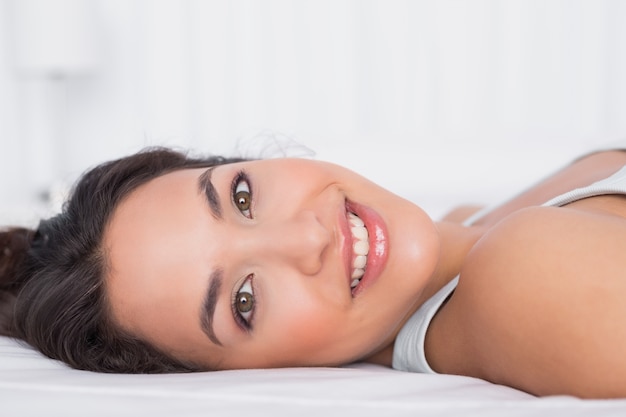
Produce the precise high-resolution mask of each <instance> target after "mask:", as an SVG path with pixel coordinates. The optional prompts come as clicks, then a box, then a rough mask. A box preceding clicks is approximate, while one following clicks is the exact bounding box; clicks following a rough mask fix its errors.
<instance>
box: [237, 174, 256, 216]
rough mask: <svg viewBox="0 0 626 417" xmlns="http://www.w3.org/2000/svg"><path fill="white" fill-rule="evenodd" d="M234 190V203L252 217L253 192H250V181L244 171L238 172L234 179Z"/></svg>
mask: <svg viewBox="0 0 626 417" xmlns="http://www.w3.org/2000/svg"><path fill="white" fill-rule="evenodd" d="M232 190H233V191H232V194H233V203H235V206H236V207H237V209H238V210H239V211H240V212H241V214H243V215H244V216H246V217H247V218H249V219H251V218H252V212H251V210H250V206H251V205H252V193H251V192H250V181H249V180H248V176H247V175H246V174H245V173H244V172H240V173H239V174H237V176H236V177H235V179H234V181H233V186H232Z"/></svg>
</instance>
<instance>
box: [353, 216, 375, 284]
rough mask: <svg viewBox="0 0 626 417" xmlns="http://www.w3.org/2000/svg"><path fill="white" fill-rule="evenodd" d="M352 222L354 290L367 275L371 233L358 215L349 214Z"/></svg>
mask: <svg viewBox="0 0 626 417" xmlns="http://www.w3.org/2000/svg"><path fill="white" fill-rule="evenodd" d="M348 220H349V221H350V230H351V231H352V242H353V243H352V249H353V251H354V255H355V256H354V259H353V260H352V283H350V287H351V288H354V287H356V286H357V285H359V281H361V278H362V277H363V274H364V273H365V265H366V264H367V254H368V253H369V250H370V243H369V233H368V232H367V228H366V227H365V223H363V220H361V219H360V218H359V217H358V216H357V215H356V214H354V213H348Z"/></svg>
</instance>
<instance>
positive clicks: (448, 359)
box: [0, 149, 626, 397]
mask: <svg viewBox="0 0 626 417" xmlns="http://www.w3.org/2000/svg"><path fill="white" fill-rule="evenodd" d="M624 165H626V153H625V152H621V151H606V152H597V153H594V154H591V155H587V156H585V157H583V158H581V159H579V160H577V161H575V162H574V163H572V164H571V165H569V166H568V167H565V168H564V169H562V170H561V171H559V172H557V173H556V174H555V175H553V176H551V177H550V178H548V179H546V180H545V181H543V182H541V183H539V184H537V185H535V186H534V187H532V188H530V189H528V190H527V191H525V192H523V193H522V194H519V195H518V196H517V197H515V198H514V199H512V200H510V201H508V202H506V203H504V204H503V205H501V206H499V207H497V208H495V209H493V210H491V211H489V212H483V213H477V214H474V215H473V216H472V218H471V219H467V217H468V216H469V214H470V213H471V211H472V210H471V209H466V208H462V209H459V210H456V211H454V212H452V213H451V214H450V215H448V216H446V218H444V219H443V221H440V222H433V221H432V220H431V219H430V218H429V217H428V216H427V215H426V214H425V213H424V212H423V211H422V210H421V209H420V208H419V207H417V206H416V205H414V204H412V203H410V202H408V201H406V200H404V199H402V198H400V197H398V196H396V195H394V194H392V193H390V192H388V191H386V190H385V189H382V188H380V187H378V186H376V185H375V184H373V183H371V182H369V181H367V180H366V179H364V178H363V177H360V176H358V175H357V174H355V173H353V172H351V171H348V170H346V169H344V168H341V167H338V166H336V165H332V164H327V163H323V162H316V161H310V160H301V159H278V160H260V161H237V160H227V159H220V158H215V159H207V160H199V159H192V158H187V157H185V156H184V155H181V154H177V153H175V152H172V151H168V150H164V149H157V150H152V151H149V152H144V153H140V154H137V155H133V156H130V157H128V158H124V159H121V160H118V161H113V162H110V163H107V164H104V165H102V166H100V167H97V168H95V169H94V170H92V171H91V172H89V173H87V174H86V175H85V176H84V177H83V179H82V180H81V181H80V182H79V183H78V185H77V186H76V188H75V190H74V192H73V194H72V196H71V198H70V200H69V201H68V203H67V205H66V207H65V208H64V210H63V212H62V213H61V214H60V215H58V216H56V217H54V218H52V219H50V220H46V221H43V222H41V224H40V225H39V227H38V229H37V230H36V231H30V230H25V229H10V230H7V231H5V232H4V233H3V234H2V241H1V242H0V248H4V249H3V250H0V254H1V256H2V258H0V259H1V261H0V282H2V289H3V291H2V293H1V294H2V296H1V297H2V298H1V301H0V303H1V304H0V305H1V306H2V308H1V312H0V314H1V316H0V317H1V318H0V330H1V331H2V334H5V335H10V336H14V337H17V338H20V339H23V340H25V341H26V342H28V343H29V344H31V345H33V346H35V347H37V348H38V349H40V350H41V351H42V352H43V353H44V354H46V355H48V356H50V357H52V358H57V359H61V360H63V361H65V362H67V363H68V364H70V365H71V366H73V367H76V368H80V369H91V370H95V371H103V372H176V371H194V370H207V369H233V368H260V367H283V366H334V365H342V364H346V363H351V362H355V361H369V362H374V363H380V364H384V365H387V366H391V365H393V366H394V367H396V368H398V369H403V370H421V371H427V372H442V373H451V374H460V375H470V376H475V377H480V378H484V379H486V380H489V381H493V382H496V383H501V384H506V385H509V386H512V387H515V388H518V389H522V390H525V391H527V392H531V393H534V394H537V395H548V394H573V395H578V396H582V397H617V396H625V395H626V358H625V357H624V355H623V354H622V352H623V350H624V348H626V326H625V325H624V324H623V322H622V318H623V317H626V303H623V302H622V299H623V297H624V296H625V295H626V279H624V273H623V270H624V267H625V266H626V257H624V256H623V255H622V254H623V253H625V251H626V200H624V198H623V197H622V195H623V194H626V184H621V183H620V181H621V182H624V183H626V179H624V178H623V177H626V172H624V171H620V169H621V168H622V167H623V166H624ZM608 177H611V178H610V179H609V180H606V181H603V182H601V183H599V184H598V185H597V186H595V187H592V188H589V189H585V190H582V191H578V192H574V193H573V194H568V195H566V196H564V197H558V196H560V195H561V194H563V193H566V192H569V191H571V190H573V189H576V188H580V187H586V186H588V185H590V184H592V183H594V182H597V181H602V180H604V179H606V178H608ZM555 197H557V198H556V199H555V200H553V201H551V202H549V205H548V206H540V205H541V204H543V203H545V202H547V201H548V200H551V199H553V198H555ZM463 222H465V224H463Z"/></svg>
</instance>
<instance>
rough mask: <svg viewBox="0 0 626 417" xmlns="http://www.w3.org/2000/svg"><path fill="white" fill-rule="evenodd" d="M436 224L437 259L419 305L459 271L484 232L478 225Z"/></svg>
mask: <svg viewBox="0 0 626 417" xmlns="http://www.w3.org/2000/svg"><path fill="white" fill-rule="evenodd" d="M436 225H437V229H438V231H439V241H440V243H441V251H440V256H439V261H438V263H437V267H436V268H435V271H434V273H433V275H432V277H431V278H430V280H429V281H428V283H427V284H426V287H425V288H424V291H423V292H422V295H421V297H420V298H419V302H418V305H419V306H421V305H422V304H423V303H424V302H426V301H427V300H428V299H429V298H430V297H432V296H433V295H434V294H435V293H436V292H437V291H439V290H440V289H441V288H442V287H443V286H444V285H446V284H447V283H448V282H450V281H451V280H452V279H453V278H454V277H456V276H457V275H458V274H459V273H460V272H461V267H462V266H463V263H464V262H465V258H466V257H467V254H468V253H469V251H470V250H471V249H472V247H474V244H475V243H476V242H477V241H478V239H480V237H481V236H482V235H483V234H484V229H483V228H481V227H478V226H472V227H467V226H463V225H461V224H459V223H452V222H439V223H437V224H436Z"/></svg>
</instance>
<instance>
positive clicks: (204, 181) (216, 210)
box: [198, 167, 222, 220]
mask: <svg viewBox="0 0 626 417" xmlns="http://www.w3.org/2000/svg"><path fill="white" fill-rule="evenodd" d="M214 169H215V167H211V168H209V169H207V170H206V171H204V172H203V173H202V175H200V177H198V189H199V190H200V193H204V195H206V199H207V201H208V203H209V208H210V209H211V212H212V213H213V216H214V217H215V218H216V219H218V220H221V219H222V205H221V203H220V196H219V194H218V193H217V190H216V189H215V186H214V185H213V183H212V182H211V176H212V175H213V170H214Z"/></svg>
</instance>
